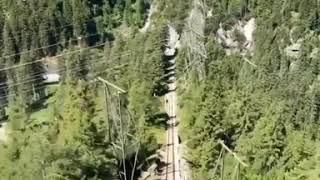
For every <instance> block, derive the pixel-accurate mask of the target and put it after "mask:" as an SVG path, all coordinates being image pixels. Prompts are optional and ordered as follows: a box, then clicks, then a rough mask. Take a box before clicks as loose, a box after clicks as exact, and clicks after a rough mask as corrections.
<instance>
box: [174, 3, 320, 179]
mask: <svg viewBox="0 0 320 180" xmlns="http://www.w3.org/2000/svg"><path fill="white" fill-rule="evenodd" d="M199 8H201V10H202V11H203V13H205V14H206V13H207V12H210V11H211V13H212V14H211V15H210V16H208V17H207V18H206V28H205V33H206V35H205V38H203V39H202V42H203V43H204V44H205V47H206V53H207V58H202V61H201V62H200V61H199V62H196V63H195V64H194V65H192V66H191V68H190V67H189V68H188V70H187V72H188V73H184V72H185V70H184V71H183V67H188V64H186V62H191V61H192V60H193V59H192V58H191V59H188V58H189V57H190V56H189V52H190V50H189V49H190V48H189V46H186V48H185V49H184V50H183V53H181V54H180V61H179V62H180V64H181V66H182V67H180V68H181V71H180V76H181V78H182V79H185V80H182V81H181V83H180V84H181V85H180V95H181V96H180V107H181V110H180V116H181V117H180V118H181V126H182V127H181V128H180V129H181V130H180V132H181V135H182V140H183V141H186V145H187V147H188V153H187V154H186V155H185V156H186V158H187V159H188V160H189V161H190V166H191V168H192V169H193V173H192V174H193V179H219V178H220V177H221V171H222V165H221V158H220V159H219V154H220V152H221V149H222V147H221V145H220V144H219V143H218V140H222V141H223V142H224V143H225V144H226V145H227V146H228V147H229V148H230V149H231V150H233V151H234V152H235V153H236V154H237V155H238V156H239V157H241V159H242V160H244V162H246V163H247V164H248V165H249V167H243V166H242V165H241V166H240V176H241V178H243V179H279V180H280V179H310V180H313V179H319V177H320V176H319V175H320V174H319V172H320V171H319V168H320V166H319V164H320V163H319V158H318V157H319V150H318V149H319V144H320V141H319V140H320V139H319V138H320V137H319V95H320V94H319V72H320V71H319V62H320V61H319V60H320V59H319V57H320V56H319V43H320V38H319V37H320V36H319V33H320V32H319V30H320V23H319V22H320V19H319V2H318V1H314V0H305V1H295V0H292V1H272V0H269V1H265V0H261V1H260V0H257V1H252V0H223V1H206V2H205V6H203V7H199ZM250 18H255V19H256V30H255V32H254V34H253V37H254V49H253V50H252V51H251V52H246V51H242V50H241V48H242V47H241V46H239V47H238V48H239V49H240V50H239V51H238V52H235V53H227V52H228V51H229V52H230V50H228V49H227V48H228V47H226V46H223V44H222V45H221V43H220V42H219V41H218V39H217V31H218V29H219V27H223V28H224V29H225V30H228V29H229V30H230V29H231V28H233V27H235V26H236V24H237V23H238V22H239V21H242V22H247V21H248V20H249V19H250ZM237 34H238V36H235V37H234V38H235V39H236V38H238V39H236V40H238V41H240V42H241V38H242V39H243V38H244V37H243V35H242V34H241V33H239V32H238V33H237ZM241 36H242V37H241ZM293 45H294V46H295V47H298V48H295V49H294V50H293V52H292V53H290V52H289V53H288V49H289V48H288V47H291V46H293ZM291 49H292V48H291ZM289 50H290V49H289ZM240 52H241V53H240ZM186 59H188V60H189V61H186ZM199 63H200V64H203V65H204V68H203V69H204V70H205V78H202V76H203V75H202V74H203V72H202V71H199ZM190 64H191V63H190ZM224 157H225V158H224V159H225V160H224V162H225V163H224V170H223V177H224V178H225V179H233V178H235V177H236V176H234V175H235V173H234V172H235V168H236V167H237V166H236V164H237V162H238V161H237V160H236V159H235V158H233V157H232V156H231V155H230V154H227V155H226V156H224Z"/></svg>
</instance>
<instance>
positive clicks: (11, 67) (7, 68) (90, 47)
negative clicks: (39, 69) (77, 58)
mask: <svg viewBox="0 0 320 180" xmlns="http://www.w3.org/2000/svg"><path fill="white" fill-rule="evenodd" d="M103 45H105V43H99V44H96V45H94V46H89V47H85V48H80V49H77V50H73V51H68V52H66V53H61V54H58V55H56V56H51V58H55V57H61V56H64V55H67V54H72V53H74V52H79V51H83V50H87V49H93V48H97V47H100V46H103ZM45 60H46V59H45V58H41V59H38V60H34V61H32V62H27V63H23V64H17V65H13V66H9V67H5V68H2V69H0V72H1V71H7V70H11V69H15V68H18V67H22V66H26V65H31V64H35V63H38V62H43V61H45Z"/></svg>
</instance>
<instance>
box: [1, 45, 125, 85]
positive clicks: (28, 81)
mask: <svg viewBox="0 0 320 180" xmlns="http://www.w3.org/2000/svg"><path fill="white" fill-rule="evenodd" d="M129 52H131V51H128V53H125V54H122V55H119V56H116V57H114V58H118V57H123V56H128V55H130V54H131V53H129ZM104 58H105V57H101V58H97V59H95V60H91V61H90V63H91V64H88V65H89V66H96V65H97V64H92V63H94V62H98V61H100V60H102V59H104ZM98 63H101V65H103V63H105V62H98ZM79 68H80V67H76V68H72V69H67V68H61V69H59V70H56V71H52V73H51V74H54V73H63V72H66V71H70V70H71V71H72V70H77V69H79ZM85 69H88V70H90V67H84V68H83V69H82V70H85ZM45 75H46V73H43V72H41V73H35V74H33V76H31V77H28V78H26V79H24V80H23V81H20V82H19V81H18V82H15V83H1V84H0V86H1V85H3V86H4V85H5V86H10V87H15V86H17V85H22V84H26V83H30V82H35V81H37V80H43V76H45ZM35 77H39V78H35ZM6 88H7V87H0V90H2V89H6Z"/></svg>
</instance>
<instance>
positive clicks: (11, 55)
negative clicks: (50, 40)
mask: <svg viewBox="0 0 320 180" xmlns="http://www.w3.org/2000/svg"><path fill="white" fill-rule="evenodd" d="M97 35H100V34H99V33H95V34H90V35H87V36H83V38H89V37H93V36H97ZM70 40H71V41H76V40H78V38H74V39H70ZM63 43H65V42H58V43H55V44H51V45H48V46H41V47H38V48H34V49H30V50H27V51H21V52H18V53H14V54H9V55H4V56H1V57H0V58H9V57H14V56H17V55H22V54H26V53H28V52H32V51H37V50H41V49H44V48H49V47H54V46H57V45H59V44H63Z"/></svg>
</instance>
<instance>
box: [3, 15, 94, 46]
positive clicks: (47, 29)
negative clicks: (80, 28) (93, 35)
mask: <svg viewBox="0 0 320 180" xmlns="http://www.w3.org/2000/svg"><path fill="white" fill-rule="evenodd" d="M92 21H95V18H91V19H89V20H86V21H84V23H83V24H80V25H86V24H87V23H89V22H92ZM75 25H77V24H75V23H69V24H66V25H62V26H59V27H56V28H50V27H49V28H46V29H44V30H43V32H49V31H55V34H57V30H58V29H60V30H62V29H64V28H66V27H70V26H75ZM41 31H42V30H41ZM41 31H40V32H41ZM40 32H38V33H40ZM22 33H25V32H23V30H20V32H19V33H13V34H14V35H22ZM26 34H28V35H32V34H29V33H26ZM8 39H9V40H15V39H16V38H14V37H12V38H8ZM3 41H4V40H3V39H2V40H0V42H3Z"/></svg>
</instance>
